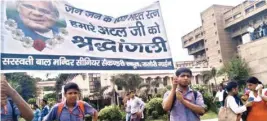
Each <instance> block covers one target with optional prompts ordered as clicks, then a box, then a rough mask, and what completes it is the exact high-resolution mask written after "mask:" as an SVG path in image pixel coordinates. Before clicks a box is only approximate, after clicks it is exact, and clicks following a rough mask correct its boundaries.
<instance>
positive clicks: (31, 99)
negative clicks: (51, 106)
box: [28, 98, 36, 104]
mask: <svg viewBox="0 0 267 121" xmlns="http://www.w3.org/2000/svg"><path fill="white" fill-rule="evenodd" d="M28 103H29V104H36V99H35V98H30V99H29V100H28Z"/></svg>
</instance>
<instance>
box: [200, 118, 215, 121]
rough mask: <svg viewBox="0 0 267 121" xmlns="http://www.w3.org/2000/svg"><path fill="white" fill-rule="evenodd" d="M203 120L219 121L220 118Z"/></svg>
mask: <svg viewBox="0 0 267 121" xmlns="http://www.w3.org/2000/svg"><path fill="white" fill-rule="evenodd" d="M201 121H218V118H215V119H208V120H201Z"/></svg>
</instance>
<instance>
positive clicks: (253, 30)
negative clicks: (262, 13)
mask: <svg viewBox="0 0 267 121" xmlns="http://www.w3.org/2000/svg"><path fill="white" fill-rule="evenodd" d="M247 31H248V32H249V34H250V38H251V40H256V39H260V38H262V37H265V36H266V35H267V24H266V22H262V24H260V25H259V26H258V27H255V26H253V25H249V27H248V28H247Z"/></svg>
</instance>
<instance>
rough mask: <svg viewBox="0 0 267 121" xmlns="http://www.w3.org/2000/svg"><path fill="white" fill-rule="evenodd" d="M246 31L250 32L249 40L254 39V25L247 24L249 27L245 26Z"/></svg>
mask: <svg viewBox="0 0 267 121" xmlns="http://www.w3.org/2000/svg"><path fill="white" fill-rule="evenodd" d="M247 31H248V32H249V34H250V39H251V40H254V39H255V38H254V31H255V29H254V27H253V26H252V25H249V27H248V28H247Z"/></svg>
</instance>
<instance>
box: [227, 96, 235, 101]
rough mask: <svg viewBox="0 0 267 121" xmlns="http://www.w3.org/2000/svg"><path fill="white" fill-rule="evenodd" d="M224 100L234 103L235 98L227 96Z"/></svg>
mask: <svg viewBox="0 0 267 121" xmlns="http://www.w3.org/2000/svg"><path fill="white" fill-rule="evenodd" d="M226 99H227V100H228V102H229V101H235V98H234V96H232V95H228V96H227V98H226Z"/></svg>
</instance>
